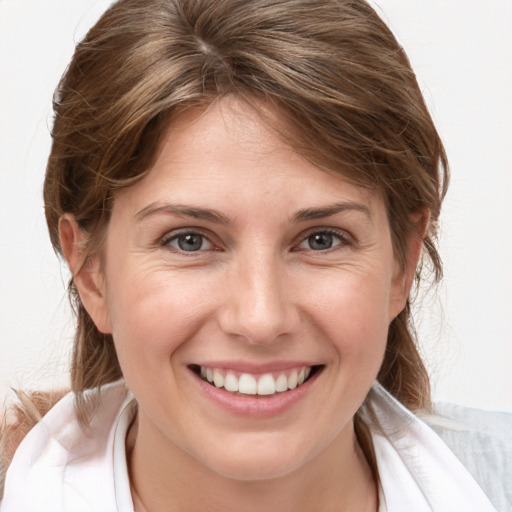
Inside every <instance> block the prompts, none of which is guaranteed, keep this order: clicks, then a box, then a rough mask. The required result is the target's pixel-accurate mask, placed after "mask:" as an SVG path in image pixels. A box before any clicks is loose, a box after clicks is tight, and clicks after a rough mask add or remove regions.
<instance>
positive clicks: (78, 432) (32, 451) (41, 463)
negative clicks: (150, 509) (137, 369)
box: [1, 382, 132, 512]
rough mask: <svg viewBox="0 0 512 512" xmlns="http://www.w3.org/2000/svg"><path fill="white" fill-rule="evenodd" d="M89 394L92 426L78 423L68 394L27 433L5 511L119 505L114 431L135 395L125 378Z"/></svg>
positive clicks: (8, 482)
mask: <svg viewBox="0 0 512 512" xmlns="http://www.w3.org/2000/svg"><path fill="white" fill-rule="evenodd" d="M86 395H87V396H86V398H87V399H88V400H89V399H90V403H91V404H92V405H98V407H95V409H94V416H93V417H92V419H91V422H90V424H89V425H87V426H86V427H84V426H82V425H81V424H80V422H79V420H78V416H77V412H76V410H75V403H74V402H75V400H74V399H75V397H74V395H73V394H72V393H69V394H67V395H66V396H64V397H63V398H62V399H61V400H60V401H59V402H58V403H57V404H56V405H55V406H54V407H53V408H52V409H51V410H50V411H49V412H48V413H47V414H46V415H45V416H44V417H43V418H42V419H41V420H40V421H39V422H38V423H37V425H35V427H34V428H32V429H31V430H30V432H29V433H28V434H27V435H26V436H25V437H24V438H23V440H22V441H21V443H20V445H19V446H18V448H17V450H16V453H15V454H14V457H13V459H12V462H11V464H10V467H9V469H8V471H7V473H6V478H5V489H4V496H3V502H2V509H1V510H2V512H4V511H11V510H13V511H16V512H20V511H21V510H26V511H30V512H35V511H36V510H37V511H43V510H44V511H45V512H46V511H50V510H51V511H52V512H58V511H63V510H73V511H81V510H113V509H115V507H114V506H113V505H112V503H111V502H112V500H113V499H114V498H113V497H114V491H113V489H115V485H114V474H113V472H112V468H113V452H114V444H115V439H116V437H115V435H114V434H115V433H116V432H117V431H118V430H119V428H118V424H119V421H118V417H119V416H120V414H121V412H122V411H124V409H125V408H126V407H127V406H128V404H129V403H131V402H132V399H131V397H130V396H129V393H128V391H127V389H126V387H125V386H124V384H123V383H122V382H118V383H112V384H111V385H106V386H104V387H102V388H101V389H100V390H90V392H86ZM95 403H96V404H95ZM130 417H131V416H129V417H127V421H126V422H125V423H127V422H128V421H129V419H130ZM127 424H128V423H127ZM121 448H124V444H123V446H121ZM98 489H102V492H101V493H98V492H97V490H98ZM43 495H44V496H45V500H44V504H43V503H41V496H43ZM111 505H112V506H111Z"/></svg>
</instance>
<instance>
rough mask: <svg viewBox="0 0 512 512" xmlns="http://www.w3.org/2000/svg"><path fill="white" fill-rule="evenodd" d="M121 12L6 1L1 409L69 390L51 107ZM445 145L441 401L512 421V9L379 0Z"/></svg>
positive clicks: (428, 306)
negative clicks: (56, 248) (22, 398)
mask: <svg viewBox="0 0 512 512" xmlns="http://www.w3.org/2000/svg"><path fill="white" fill-rule="evenodd" d="M109 3H110V2H109V1H106V0H103V1H92V0H73V1H72V2H71V1H69V0H46V1H44V2H42V1H39V0H32V1H30V0H3V1H1V2H0V241H1V242H0V397H1V396H4V395H5V394H6V392H7V390H8V388H9V386H13V387H24V388H50V387H58V386H61V385H66V383H67V373H66V368H67V362H68V357H69V350H70V345H71V337H72V321H71V315H70V310H69V306H68V304H67V299H66V294H65V288H66V283H67V281H68V279H69V274H68V272H67V270H66V268H65V267H64V266H63V265H61V264H60V263H59V262H58V260H57V258H56V256H55V255H54V254H53V251H52V249H51V246H50V243H49V240H48V236H47V232H46V225H45V221H44V215H43V204H42V181H43V176H44V169H45V160H46V158H47V155H48V151H49V144H50V138H49V126H50V124H51V98H52V92H53V90H54V88H55V86H56V84H57V82H58V79H59V77H60V75H61V74H62V72H63V71H64V69H65V66H66V64H67V62H68V60H69V58H70V56H71V54H72V51H73V48H74V44H75V43H76V42H77V41H78V40H79V39H80V38H81V37H82V36H83V35H84V33H85V31H86V30H87V28H88V27H89V26H90V25H91V24H92V23H93V22H94V21H95V19H97V17H98V16H99V15H100V13H101V12H102V11H103V10H104V8H105V7H106V6H107V5H109ZM376 3H377V4H378V5H379V6H380V8H378V10H379V12H380V14H381V15H382V16H383V18H384V19H385V20H387V22H388V23H389V24H390V25H391V28H392V29H393V31H394V32H395V34H396V35H397V37H398V39H399V40H400V41H401V42H402V44H403V45H404V47H405V49H406V51H407V53H408V55H409V57H410V60H411V62H412V65H413V68H414V69H415V71H416V73H417V76H418V80H419V82H420V86H421V87H422V90H423V91H424V95H425V97H426V100H427V103H428V105H429V108H430V110H431V112H432V115H433V117H434V120H435V121H436V123H437V126H438V128H439V131H440V133H441V136H442V137H443V139H444V142H445V145H446V149H447V152H448V156H449V159H450V163H451V171H452V181H451V188H450V191H449V194H448V196H447V198H446V202H445V207H444V211H443V214H442V236H441V243H440V246H441V254H442V256H443V258H444V261H445V280H444V283H443V285H442V286H440V287H439V288H438V289H437V292H436V293H434V294H432V293H431V294H430V295H428V296H427V297H426V298H425V299H424V300H423V302H422V303H421V304H420V305H418V306H417V307H416V315H417V317H418V330H419V336H420V340H421V344H422V350H423V352H424V354H425V358H426V361H427V364H428V366H429V368H430V370H431V373H432V381H433V386H434V397H435V398H436V399H439V400H448V401H454V402H458V403H462V404H465V405H469V406H474V407H483V408H489V409H503V410H509V411H512V372H511V371H510V367H511V366H512V200H511V198H512V172H511V170H512V169H511V167H512V165H511V164H512V154H511V143H512V95H511V93H510V91H512V31H511V30H510V27H511V26H512V2H510V0H493V1H492V2H483V1H482V0H450V1H449V2H447V1H443V0H436V1H434V0H432V1H428V2H426V1H425V0H381V1H379V2H376Z"/></svg>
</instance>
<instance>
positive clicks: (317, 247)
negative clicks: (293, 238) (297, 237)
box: [299, 231, 350, 251]
mask: <svg viewBox="0 0 512 512" xmlns="http://www.w3.org/2000/svg"><path fill="white" fill-rule="evenodd" d="M349 243H350V242H349V240H347V238H346V237H344V236H343V235H341V234H338V233H335V232H333V231H315V232H314V233H312V234H310V235H309V236H307V237H306V238H305V239H304V240H303V241H302V242H301V243H300V245H299V248H300V249H309V250H312V251H327V250H329V249H332V248H333V247H337V246H339V245H342V244H343V245H347V244H349Z"/></svg>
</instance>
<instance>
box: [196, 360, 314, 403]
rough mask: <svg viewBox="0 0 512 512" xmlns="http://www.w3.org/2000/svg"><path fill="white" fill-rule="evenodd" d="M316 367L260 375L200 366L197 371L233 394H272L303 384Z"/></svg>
mask: <svg viewBox="0 0 512 512" xmlns="http://www.w3.org/2000/svg"><path fill="white" fill-rule="evenodd" d="M315 369H316V367H314V366H302V367H298V368H288V369H286V370H282V371H278V372H268V373H264V374H260V375H258V374H252V373H241V372H237V371H235V370H226V369H223V368H210V367H205V366H198V367H196V372H197V373H198V374H199V375H200V377H201V378H202V379H203V380H204V381H205V382H208V383H209V384H211V385H212V386H215V387H217V388H224V389H225V390H226V391H228V392H230V393H233V394H237V395H261V396H271V395H276V394H281V393H285V392H287V391H290V390H292V389H295V388H297V387H299V386H301V385H302V384H304V382H306V381H307V380H308V378H309V377H310V376H311V375H312V373H314V372H315Z"/></svg>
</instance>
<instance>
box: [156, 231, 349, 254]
mask: <svg viewBox="0 0 512 512" xmlns="http://www.w3.org/2000/svg"><path fill="white" fill-rule="evenodd" d="M315 235H316V236H319V235H328V236H330V237H333V238H337V239H338V242H339V243H337V244H336V245H333V246H332V247H328V248H327V249H323V250H322V249H318V250H315V249H313V248H311V247H310V248H301V247H300V246H301V245H302V244H303V243H307V241H308V240H309V239H310V238H311V237H313V236H315ZM187 236H189V237H190V236H192V237H194V236H198V237H201V248H200V249H198V250H193V251H186V250H184V249H182V248H180V247H174V246H172V245H171V243H172V242H174V241H178V240H179V239H180V238H182V237H187ZM205 242H207V243H208V244H210V245H211V248H208V249H203V248H202V245H203V244H204V243H205ZM159 245H161V246H163V247H167V248H169V249H170V250H172V251H173V252H176V253H178V254H183V255H187V256H192V255H194V254H195V253H200V252H203V251H205V250H207V251H208V250H212V249H214V248H215V244H214V243H213V242H211V241H210V239H209V238H208V236H206V235H205V234H203V233H201V232H199V231H193V230H188V231H180V232H179V233H171V234H169V235H167V236H165V237H164V238H163V239H162V240H161V241H160V243H159ZM354 245H355V243H354V240H353V239H352V237H350V236H349V235H348V234H347V233H346V232H345V231H342V230H338V229H333V228H315V229H313V230H311V231H309V232H308V233H306V234H305V235H301V238H300V243H299V244H297V245H295V248H294V249H293V251H300V250H311V251H313V252H315V253H327V252H331V251H332V250H336V249H337V248H338V247H340V246H341V247H347V246H348V247H352V246H354ZM214 250H215V249H214Z"/></svg>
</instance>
